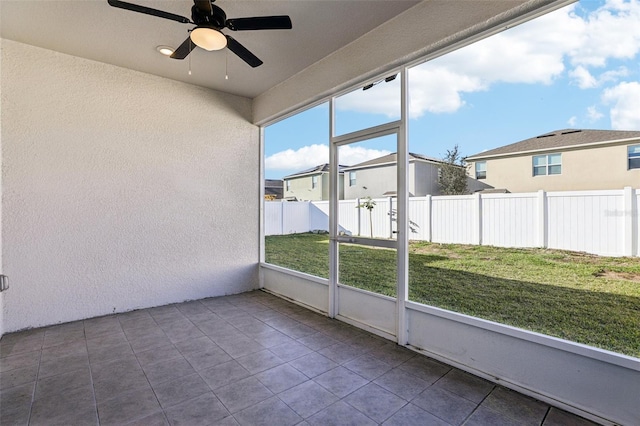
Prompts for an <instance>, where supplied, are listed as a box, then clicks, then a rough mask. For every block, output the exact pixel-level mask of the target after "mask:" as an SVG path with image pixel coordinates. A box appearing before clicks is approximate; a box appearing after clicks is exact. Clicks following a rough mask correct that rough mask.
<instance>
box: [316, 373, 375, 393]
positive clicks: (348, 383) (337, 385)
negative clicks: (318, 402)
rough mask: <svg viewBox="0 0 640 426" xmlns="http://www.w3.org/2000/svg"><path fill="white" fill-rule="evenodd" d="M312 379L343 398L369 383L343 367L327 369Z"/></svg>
mask: <svg viewBox="0 0 640 426" xmlns="http://www.w3.org/2000/svg"><path fill="white" fill-rule="evenodd" d="M313 381H314V382H316V383H318V384H319V385H320V386H322V387H323V388H325V389H327V390H328V391H329V392H331V393H332V394H334V395H335V396H337V397H338V398H344V397H345V396H347V395H349V394H350V393H351V392H354V391H355V390H357V389H359V388H361V387H363V386H364V385H366V384H367V383H369V380H367V379H365V378H364V377H362V376H359V375H358V374H356V373H354V372H353V371H351V370H349V369H346V368H344V367H336V368H334V369H333V370H329V371H327V372H326V373H323V374H321V375H319V376H317V377H316V378H314V379H313Z"/></svg>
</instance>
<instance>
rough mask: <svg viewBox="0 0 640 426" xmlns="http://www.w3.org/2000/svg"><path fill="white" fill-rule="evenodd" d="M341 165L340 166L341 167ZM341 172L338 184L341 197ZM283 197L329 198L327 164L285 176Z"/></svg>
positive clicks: (314, 199)
mask: <svg viewBox="0 0 640 426" xmlns="http://www.w3.org/2000/svg"><path fill="white" fill-rule="evenodd" d="M342 167H343V166H340V169H342ZM343 177H344V176H343V172H342V171H340V174H339V181H338V185H339V188H340V192H339V198H340V199H342V187H343V182H342V180H343ZM282 180H283V184H284V188H283V190H284V195H283V198H284V199H285V200H289V201H319V200H328V199H329V164H328V163H325V164H320V165H319V166H316V167H313V168H311V169H307V170H303V171H301V172H298V173H294V174H291V175H288V176H285V177H284V178H283V179H282Z"/></svg>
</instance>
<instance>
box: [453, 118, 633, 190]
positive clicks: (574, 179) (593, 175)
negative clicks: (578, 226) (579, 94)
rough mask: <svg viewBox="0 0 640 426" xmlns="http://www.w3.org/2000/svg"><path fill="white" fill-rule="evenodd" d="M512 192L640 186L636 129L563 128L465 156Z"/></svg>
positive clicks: (480, 174) (483, 176)
mask: <svg viewBox="0 0 640 426" xmlns="http://www.w3.org/2000/svg"><path fill="white" fill-rule="evenodd" d="M465 160H466V161H467V164H469V169H468V170H469V173H470V174H471V175H472V176H473V177H475V178H477V179H478V180H481V181H484V182H485V183H487V184H488V185H491V186H493V187H494V188H504V189H507V190H508V191H510V192H530V191H537V190H540V189H543V190H546V191H573V190H592V189H596V190H597V189H621V188H623V187H625V186H631V187H633V188H640V131H618V130H580V129H564V130H556V131H554V132H551V133H546V134H544V135H540V136H536V137H534V138H531V139H526V140H523V141H520V142H516V143H514V144H511V145H506V146H503V147H500V148H496V149H492V150H489V151H485V152H481V153H479V154H475V155H471V156H469V157H467V158H466V159H465Z"/></svg>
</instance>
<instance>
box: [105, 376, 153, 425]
mask: <svg viewBox="0 0 640 426" xmlns="http://www.w3.org/2000/svg"><path fill="white" fill-rule="evenodd" d="M158 411H160V404H158V400H157V399H156V395H155V394H154V393H153V391H152V390H151V387H149V385H147V387H146V388H142V389H137V390H135V391H132V392H126V393H121V394H119V395H118V396H116V397H115V398H112V399H109V400H106V401H104V402H98V416H99V418H100V425H121V424H125V423H130V422H132V421H134V420H139V419H142V418H144V417H147V416H148V415H150V414H154V413H156V412H158Z"/></svg>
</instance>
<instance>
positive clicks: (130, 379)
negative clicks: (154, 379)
mask: <svg viewBox="0 0 640 426" xmlns="http://www.w3.org/2000/svg"><path fill="white" fill-rule="evenodd" d="M91 373H92V376H93V387H94V389H95V393H96V399H97V400H98V403H100V402H101V401H106V400H107V399H111V398H114V397H116V396H118V395H120V394H121V393H125V392H130V391H133V390H135V389H141V388H146V387H148V386H149V382H148V380H147V377H146V376H145V374H144V372H143V371H142V367H140V365H139V364H138V361H137V360H136V359H135V358H133V359H129V360H127V361H114V362H110V363H105V364H98V365H96V366H93V367H92V369H91Z"/></svg>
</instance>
